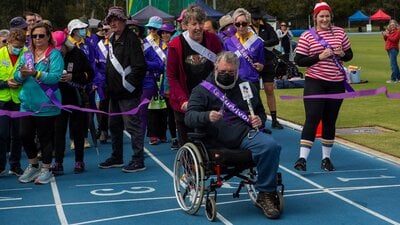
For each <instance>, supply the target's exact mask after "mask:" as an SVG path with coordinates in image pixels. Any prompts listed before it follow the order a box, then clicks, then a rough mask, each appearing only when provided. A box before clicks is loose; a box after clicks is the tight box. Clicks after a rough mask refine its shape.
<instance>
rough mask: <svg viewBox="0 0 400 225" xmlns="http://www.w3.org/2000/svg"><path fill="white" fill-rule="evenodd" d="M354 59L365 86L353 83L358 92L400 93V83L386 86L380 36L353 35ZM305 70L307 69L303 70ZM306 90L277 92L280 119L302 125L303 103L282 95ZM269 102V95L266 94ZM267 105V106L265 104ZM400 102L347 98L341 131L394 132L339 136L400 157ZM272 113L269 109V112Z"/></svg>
mask: <svg viewBox="0 0 400 225" xmlns="http://www.w3.org/2000/svg"><path fill="white" fill-rule="evenodd" d="M349 38H350V41H351V45H352V49H353V53H354V57H353V60H352V61H350V62H348V63H346V66H347V65H355V66H359V67H361V73H360V74H361V79H362V80H368V83H365V84H353V85H352V86H353V88H354V89H356V90H364V89H375V88H378V87H382V86H386V87H387V89H388V91H389V92H390V93H400V83H395V84H386V80H389V79H390V74H391V71H390V66H389V58H388V56H387V53H386V51H385V50H384V41H383V39H382V37H381V35H380V34H370V35H357V34H355V35H350V36H349ZM300 70H304V68H300ZM302 91H303V89H276V98H277V109H278V110H277V111H278V117H279V118H281V119H284V120H287V121H291V122H293V123H296V124H299V125H302V124H303V122H304V108H303V101H302V100H290V101H283V100H281V99H280V96H282V95H302ZM262 97H263V100H264V102H265V94H263V93H262ZM265 105H266V103H265ZM399 106H400V99H388V98H386V97H385V96H384V95H383V94H380V95H376V96H372V97H362V98H355V99H345V100H344V102H343V105H342V108H341V111H340V114H339V118H338V121H337V128H350V127H368V126H379V127H382V128H386V129H389V130H392V131H393V132H383V133H375V134H371V133H370V134H348V135H347V134H346V135H338V137H340V138H342V139H345V140H348V141H351V142H354V143H357V144H359V145H363V146H366V147H369V148H372V149H375V150H377V151H380V152H384V153H387V154H390V155H393V156H396V157H400V151H398V148H399V146H400V138H399V137H400V116H398V115H400V107H399ZM267 111H268V110H267Z"/></svg>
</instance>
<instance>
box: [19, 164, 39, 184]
mask: <svg viewBox="0 0 400 225" xmlns="http://www.w3.org/2000/svg"><path fill="white" fill-rule="evenodd" d="M39 174H40V169H39V168H35V167H33V166H32V164H29V165H28V167H27V168H26V169H25V171H24V173H23V174H22V175H21V176H20V177H19V178H18V181H19V182H21V183H29V182H31V181H34V180H35V179H36V178H37V177H39Z"/></svg>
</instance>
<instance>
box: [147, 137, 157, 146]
mask: <svg viewBox="0 0 400 225" xmlns="http://www.w3.org/2000/svg"><path fill="white" fill-rule="evenodd" d="M149 144H151V145H157V144H158V138H156V137H150V141H149Z"/></svg>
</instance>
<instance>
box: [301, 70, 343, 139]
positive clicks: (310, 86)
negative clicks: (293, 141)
mask: <svg viewBox="0 0 400 225" xmlns="http://www.w3.org/2000/svg"><path fill="white" fill-rule="evenodd" d="M344 91H345V88H344V82H343V81H340V82H331V81H324V80H318V79H313V78H309V77H306V79H305V85H304V96H307V95H315V94H335V93H343V92H344ZM342 102H343V99H326V98H316V99H304V110H305V114H306V121H305V123H304V127H303V131H302V132H301V139H302V140H308V141H311V142H314V140H315V132H316V131H317V127H318V123H319V122H320V120H322V124H323V125H322V138H323V139H326V140H333V139H334V138H335V130H336V126H335V124H336V120H337V117H338V114H339V110H340V106H341V105H342Z"/></svg>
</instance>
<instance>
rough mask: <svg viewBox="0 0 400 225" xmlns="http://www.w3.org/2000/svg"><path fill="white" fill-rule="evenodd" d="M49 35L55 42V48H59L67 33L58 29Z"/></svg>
mask: <svg viewBox="0 0 400 225" xmlns="http://www.w3.org/2000/svg"><path fill="white" fill-rule="evenodd" d="M51 36H52V37H53V40H54V42H55V47H56V49H58V50H60V49H61V47H62V45H63V44H64V42H65V39H66V38H67V34H66V33H65V32H64V31H60V30H59V31H54V32H53V33H51Z"/></svg>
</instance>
